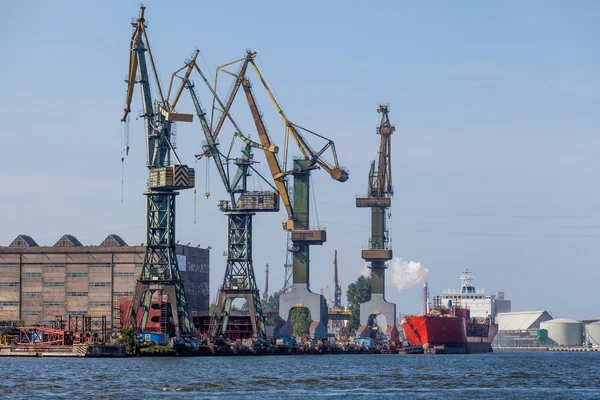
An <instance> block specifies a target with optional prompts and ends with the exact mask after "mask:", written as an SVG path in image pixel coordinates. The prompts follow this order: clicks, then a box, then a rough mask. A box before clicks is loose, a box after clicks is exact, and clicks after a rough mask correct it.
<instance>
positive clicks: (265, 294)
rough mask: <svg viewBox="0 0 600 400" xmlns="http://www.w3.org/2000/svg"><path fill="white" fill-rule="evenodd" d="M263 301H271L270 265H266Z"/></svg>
mask: <svg viewBox="0 0 600 400" xmlns="http://www.w3.org/2000/svg"><path fill="white" fill-rule="evenodd" d="M263 300H264V301H267V300H269V264H267V265H265V290H264V292H263Z"/></svg>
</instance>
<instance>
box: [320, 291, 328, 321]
mask: <svg viewBox="0 0 600 400" xmlns="http://www.w3.org/2000/svg"><path fill="white" fill-rule="evenodd" d="M321 308H322V309H323V315H321V322H322V323H323V325H325V327H327V323H328V322H329V315H328V313H329V306H328V305H327V300H325V296H323V297H321Z"/></svg>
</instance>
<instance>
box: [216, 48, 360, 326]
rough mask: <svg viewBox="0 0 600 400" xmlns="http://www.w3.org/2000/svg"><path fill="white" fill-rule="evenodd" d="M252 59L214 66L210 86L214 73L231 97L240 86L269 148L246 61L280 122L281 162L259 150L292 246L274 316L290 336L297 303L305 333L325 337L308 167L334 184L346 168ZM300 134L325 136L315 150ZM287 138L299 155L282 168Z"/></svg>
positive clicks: (321, 238) (320, 237) (249, 55)
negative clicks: (309, 325)
mask: <svg viewBox="0 0 600 400" xmlns="http://www.w3.org/2000/svg"><path fill="white" fill-rule="evenodd" d="M255 57H256V52H252V51H250V50H247V51H246V56H245V57H244V58H240V59H238V60H236V61H233V62H230V63H227V64H224V65H222V66H220V67H218V68H217V73H216V76H215V85H214V87H215V91H216V87H217V80H218V77H219V73H220V72H223V73H225V74H228V75H230V76H233V77H234V78H235V82H234V84H233V87H232V89H231V93H232V95H235V93H237V92H238V90H239V87H240V86H241V87H242V88H243V90H244V93H245V95H246V101H247V103H248V106H249V108H250V112H251V114H252V117H253V119H254V123H255V125H256V130H257V132H258V135H259V137H260V141H261V143H262V144H263V145H264V146H265V147H266V148H270V147H271V146H273V143H272V141H271V138H270V136H269V134H268V131H267V128H266V125H265V122H264V120H263V116H262V113H261V112H260V111H259V109H258V105H257V102H256V98H255V96H254V93H253V90H252V85H251V83H250V80H249V79H248V78H247V77H246V75H245V74H246V71H247V68H248V65H251V66H252V69H253V70H254V71H255V73H256V75H257V76H258V78H259V79H260V82H261V83H262V85H263V87H264V89H265V90H266V92H267V93H268V95H269V97H270V99H271V100H272V102H273V104H274V105H275V108H276V110H277V112H278V113H279V115H280V117H281V118H282V119H283V122H284V124H285V126H286V135H285V144H284V157H283V158H284V160H283V163H281V162H280V161H279V159H278V157H277V152H274V151H265V156H266V158H267V164H268V166H269V169H270V172H271V175H272V177H273V180H274V182H275V186H276V188H277V191H278V192H279V195H280V197H281V201H282V202H283V204H284V206H285V209H286V211H287V214H288V220H287V221H285V222H284V223H283V228H284V230H286V231H288V232H289V233H290V237H291V242H292V244H293V246H292V249H289V248H288V250H291V251H293V264H292V265H293V267H292V285H291V287H290V290H289V291H287V292H286V293H282V294H281V296H280V303H279V304H280V308H279V313H280V317H282V318H283V320H284V321H286V322H285V324H284V325H283V327H281V328H280V329H279V331H278V332H279V334H280V335H282V336H291V334H292V326H291V310H292V309H293V308H297V307H305V308H308V309H309V311H310V313H311V317H312V319H313V321H315V322H317V325H316V327H315V328H314V329H312V330H311V335H312V336H313V337H315V338H324V337H327V329H326V327H325V326H324V325H323V324H322V323H321V322H320V321H321V319H322V317H323V316H324V315H325V313H326V311H327V310H324V307H323V302H322V301H321V297H322V296H319V295H318V294H315V293H312V292H311V291H310V287H309V282H310V279H309V272H310V268H309V266H310V246H311V245H321V244H323V243H324V242H325V241H326V232H325V230H324V229H320V228H319V229H311V227H310V221H309V214H310V209H309V193H310V172H311V171H312V170H313V169H319V168H322V169H324V170H325V171H326V172H327V173H329V175H330V176H331V177H332V178H333V179H335V180H337V181H339V182H345V181H347V180H348V171H347V170H346V169H345V168H343V167H341V166H340V165H339V163H338V157H337V153H336V150H335V144H334V142H333V141H332V140H330V139H328V138H326V137H324V136H322V135H320V134H318V133H316V132H313V131H310V130H308V129H306V128H303V127H302V126H300V125H298V124H295V123H293V122H291V121H290V120H289V119H288V118H287V116H286V115H285V113H284V111H283V110H282V108H281V107H280V105H279V103H278V102H277V100H276V99H275V97H274V95H273V93H272V92H271V90H270V88H269V86H268V85H267V83H266V81H265V79H264V78H263V76H262V74H261V72H260V70H259V69H258V67H257V66H256V64H255V62H254V59H255ZM239 63H241V65H240V66H239V69H238V72H237V73H235V72H231V71H229V70H228V69H226V67H230V66H232V65H236V64H238V65H239ZM221 119H222V118H221ZM305 134H310V135H313V136H316V137H318V138H320V139H323V140H325V141H326V143H325V145H324V146H323V147H321V148H320V149H318V150H315V149H314V148H313V147H312V146H311V145H310V144H309V142H308V141H307V140H306V138H305V136H304V135H305ZM289 136H291V137H292V138H293V140H294V141H295V142H296V144H297V145H298V148H299V149H300V152H301V153H302V155H303V158H300V159H295V160H293V166H292V168H291V169H289V170H288V169H287V154H288V143H289V139H288V138H289ZM328 151H329V152H330V153H331V155H332V157H333V161H331V162H330V161H329V160H327V159H326V158H325V154H326V152H328ZM290 175H291V176H293V178H294V183H293V193H294V200H293V203H292V202H291V201H290V194H289V192H290V190H289V189H288V185H287V183H288V181H287V177H288V176H290Z"/></svg>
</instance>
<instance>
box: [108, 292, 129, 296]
mask: <svg viewBox="0 0 600 400" xmlns="http://www.w3.org/2000/svg"><path fill="white" fill-rule="evenodd" d="M113 296H115V297H117V296H119V297H130V296H133V292H114V293H113Z"/></svg>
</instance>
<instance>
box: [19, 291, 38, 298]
mask: <svg viewBox="0 0 600 400" xmlns="http://www.w3.org/2000/svg"><path fill="white" fill-rule="evenodd" d="M22 295H23V297H42V292H23V293H22Z"/></svg>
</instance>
